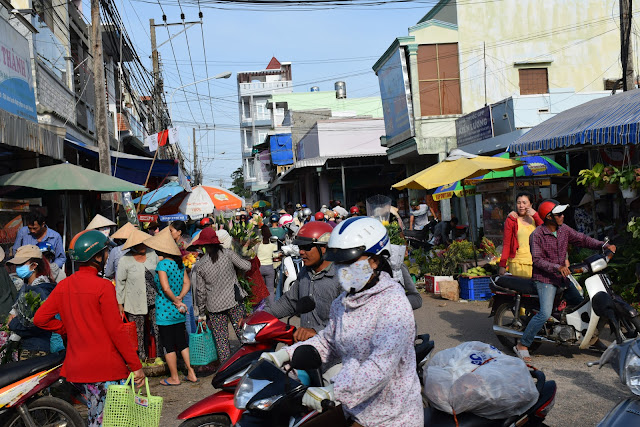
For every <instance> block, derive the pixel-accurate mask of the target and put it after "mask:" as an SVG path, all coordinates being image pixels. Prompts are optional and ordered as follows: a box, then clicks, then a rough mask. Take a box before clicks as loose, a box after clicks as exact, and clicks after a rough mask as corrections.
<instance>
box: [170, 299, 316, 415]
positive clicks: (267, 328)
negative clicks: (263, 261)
mask: <svg viewBox="0 0 640 427" xmlns="http://www.w3.org/2000/svg"><path fill="white" fill-rule="evenodd" d="M315 307H316V304H315V302H314V301H313V299H312V298H311V297H303V298H300V300H298V304H297V306H296V315H300V314H304V313H309V312H310V311H313V309H315ZM292 317H293V316H291V317H289V319H287V323H284V322H282V321H280V320H278V319H277V318H276V317H274V316H272V315H271V314H269V313H267V312H265V311H258V312H256V313H254V314H252V315H251V316H249V317H247V318H246V319H244V320H243V321H242V337H241V339H240V341H241V342H242V347H240V349H238V351H236V352H235V353H234V354H233V355H232V356H231V357H230V358H229V359H228V360H227V361H226V362H225V363H224V364H223V365H222V366H220V368H219V369H218V372H217V373H216V375H215V376H214V377H213V380H212V381H211V385H212V386H213V387H214V388H216V389H220V391H218V392H216V393H214V394H212V395H211V396H208V397H206V398H204V399H202V400H201V401H199V402H197V403H195V404H194V405H192V406H191V407H189V408H187V409H186V410H184V411H183V412H182V413H181V414H180V415H178V419H179V420H185V421H184V422H183V423H182V424H180V427H205V426H215V427H222V426H225V427H226V426H232V425H235V424H236V423H237V422H238V420H239V419H240V417H241V415H242V413H243V412H244V410H242V409H238V408H236V407H235V406H234V404H233V395H234V393H235V390H236V386H237V385H238V383H239V382H240V379H241V378H242V377H243V376H244V374H246V373H247V371H248V370H249V368H250V367H251V365H252V364H253V362H255V361H256V360H258V358H259V357H260V355H261V354H262V353H263V352H265V351H267V352H269V351H275V349H276V347H277V346H278V343H283V344H285V345H291V344H293V333H294V332H295V331H296V328H295V326H291V325H290V324H289V322H290V320H291V318H292Z"/></svg>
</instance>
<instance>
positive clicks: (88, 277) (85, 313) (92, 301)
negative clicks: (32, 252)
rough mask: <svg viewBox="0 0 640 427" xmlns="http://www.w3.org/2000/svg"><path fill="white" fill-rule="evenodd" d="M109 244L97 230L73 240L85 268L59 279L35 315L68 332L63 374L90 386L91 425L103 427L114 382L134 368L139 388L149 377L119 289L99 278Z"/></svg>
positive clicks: (72, 249)
mask: <svg viewBox="0 0 640 427" xmlns="http://www.w3.org/2000/svg"><path fill="white" fill-rule="evenodd" d="M108 243H109V240H108V238H107V237H106V236H105V235H104V234H102V233H101V232H99V231H97V230H88V231H84V232H82V233H80V234H78V235H76V236H75V237H74V238H73V240H72V241H71V244H70V246H69V254H70V255H71V258H72V259H73V260H75V261H77V262H79V263H80V268H79V270H78V271H77V272H76V273H74V274H72V275H71V276H69V277H67V278H66V279H64V280H62V281H61V282H60V283H58V285H57V286H56V287H55V289H54V290H53V291H52V292H51V294H50V295H49V297H48V298H47V300H46V301H45V302H44V303H43V304H42V306H41V307H40V308H39V309H38V311H37V312H36V315H35V317H34V319H33V323H34V324H35V325H36V326H37V327H39V328H41V329H45V330H48V331H53V332H57V333H59V334H60V335H66V336H67V354H66V357H65V360H64V364H63V365H62V372H61V374H62V376H63V377H65V378H66V379H67V381H69V382H71V383H75V384H76V385H77V386H79V387H80V388H81V389H82V390H84V392H85V396H86V397H87V406H88V408H89V415H88V418H89V426H100V425H102V411H103V409H104V402H105V399H106V397H107V388H108V387H109V385H111V384H120V383H122V382H123V381H124V380H125V379H126V378H127V377H128V376H129V372H130V371H133V373H134V375H135V383H136V385H138V386H141V385H142V384H143V382H144V378H145V375H144V372H143V370H142V364H141V363H140V360H139V359H138V354H137V352H136V349H135V348H134V346H133V345H131V343H130V341H129V340H128V338H127V334H126V332H125V329H124V323H123V322H122V319H121V318H120V314H119V310H118V303H117V301H116V291H115V289H114V287H113V285H112V284H111V282H110V281H109V280H106V279H102V278H100V277H98V271H102V269H103V268H104V265H105V263H106V261H107V256H108ZM57 314H59V315H60V319H61V320H58V319H56V318H55V316H56V315H57Z"/></svg>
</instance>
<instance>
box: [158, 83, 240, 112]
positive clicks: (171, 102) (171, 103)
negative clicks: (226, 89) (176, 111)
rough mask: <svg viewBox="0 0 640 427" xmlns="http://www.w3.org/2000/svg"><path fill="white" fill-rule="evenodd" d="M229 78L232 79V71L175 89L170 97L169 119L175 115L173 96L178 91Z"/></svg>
mask: <svg viewBox="0 0 640 427" xmlns="http://www.w3.org/2000/svg"><path fill="white" fill-rule="evenodd" d="M229 77H231V71H225V72H223V73H220V74H216V75H215V76H211V77H207V78H206V79H202V80H198V81H196V82H191V83H187V84H186V85H182V86H178V87H177V88H175V89H174V90H173V92H171V96H170V97H169V119H171V117H172V116H173V114H172V109H173V95H175V94H176V92H177V91H178V90H180V89H182V88H185V87H187V86H191V85H197V84H198V83H202V82H206V81H207V80H215V79H228V78H229Z"/></svg>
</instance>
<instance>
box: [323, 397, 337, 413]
mask: <svg viewBox="0 0 640 427" xmlns="http://www.w3.org/2000/svg"><path fill="white" fill-rule="evenodd" d="M320 406H322V412H326V411H328V410H329V409H333V408H335V407H336V402H334V401H333V400H329V399H323V400H322V402H320Z"/></svg>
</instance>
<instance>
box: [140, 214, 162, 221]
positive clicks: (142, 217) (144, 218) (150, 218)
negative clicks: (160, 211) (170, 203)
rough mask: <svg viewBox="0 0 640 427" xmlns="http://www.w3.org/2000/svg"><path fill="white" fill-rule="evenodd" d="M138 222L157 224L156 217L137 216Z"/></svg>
mask: <svg viewBox="0 0 640 427" xmlns="http://www.w3.org/2000/svg"><path fill="white" fill-rule="evenodd" d="M138 221H140V222H158V215H145V214H138Z"/></svg>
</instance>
